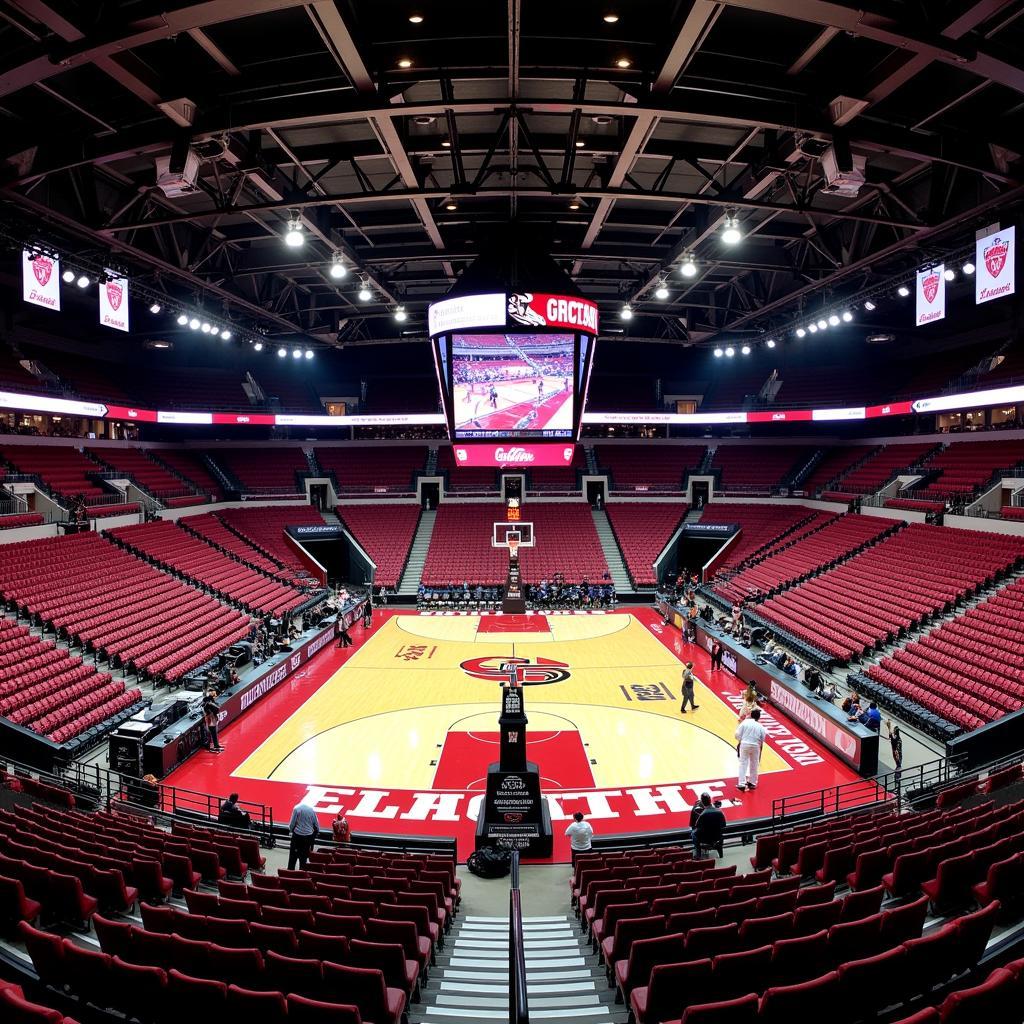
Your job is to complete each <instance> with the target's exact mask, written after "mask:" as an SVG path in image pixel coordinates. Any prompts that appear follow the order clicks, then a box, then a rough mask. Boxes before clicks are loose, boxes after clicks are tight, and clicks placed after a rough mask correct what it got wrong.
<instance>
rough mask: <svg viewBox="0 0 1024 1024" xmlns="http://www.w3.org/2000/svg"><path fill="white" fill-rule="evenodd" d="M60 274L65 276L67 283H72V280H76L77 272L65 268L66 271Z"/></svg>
mask: <svg viewBox="0 0 1024 1024" xmlns="http://www.w3.org/2000/svg"><path fill="white" fill-rule="evenodd" d="M60 276H61V277H62V278H64V283H65V284H71V282H72V281H74V279H75V272H74V271H73V270H65V271H64V273H63V274H61V275H60Z"/></svg>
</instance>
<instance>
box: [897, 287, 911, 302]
mask: <svg viewBox="0 0 1024 1024" xmlns="http://www.w3.org/2000/svg"><path fill="white" fill-rule="evenodd" d="M897 291H898V293H899V296H900V298H901V299H905V298H906V297H907V296H908V295H909V294H910V289H909V288H908V287H907V286H906V285H905V284H901V285H900V286H899V288H898V289H897Z"/></svg>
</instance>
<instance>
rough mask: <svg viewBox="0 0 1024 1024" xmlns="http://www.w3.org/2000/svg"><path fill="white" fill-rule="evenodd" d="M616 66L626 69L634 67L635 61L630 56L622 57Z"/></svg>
mask: <svg viewBox="0 0 1024 1024" xmlns="http://www.w3.org/2000/svg"><path fill="white" fill-rule="evenodd" d="M615 66H616V67H617V68H620V69H621V70H623V71H625V70H626V68H629V67H632V66H633V62H632V61H631V60H630V59H629V58H628V57H620V58H619V59H618V60H617V61H616V62H615Z"/></svg>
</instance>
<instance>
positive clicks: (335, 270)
mask: <svg viewBox="0 0 1024 1024" xmlns="http://www.w3.org/2000/svg"><path fill="white" fill-rule="evenodd" d="M328 273H329V274H330V275H331V277H333V278H334V280H335V281H340V280H341V279H342V278H343V277H344V276H345V275H346V274H347V273H348V267H346V266H345V260H344V258H343V257H342V255H341V253H340V252H336V253H335V254H334V255H333V256H332V257H331V266H330V269H329V270H328Z"/></svg>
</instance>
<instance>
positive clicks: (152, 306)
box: [149, 302, 162, 316]
mask: <svg viewBox="0 0 1024 1024" xmlns="http://www.w3.org/2000/svg"><path fill="white" fill-rule="evenodd" d="M161 308H162V307H161V305H160V303H159V302H153V303H150V306H149V311H150V313H152V314H153V315H154V316H156V314H157V313H159V312H160V310H161Z"/></svg>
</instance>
